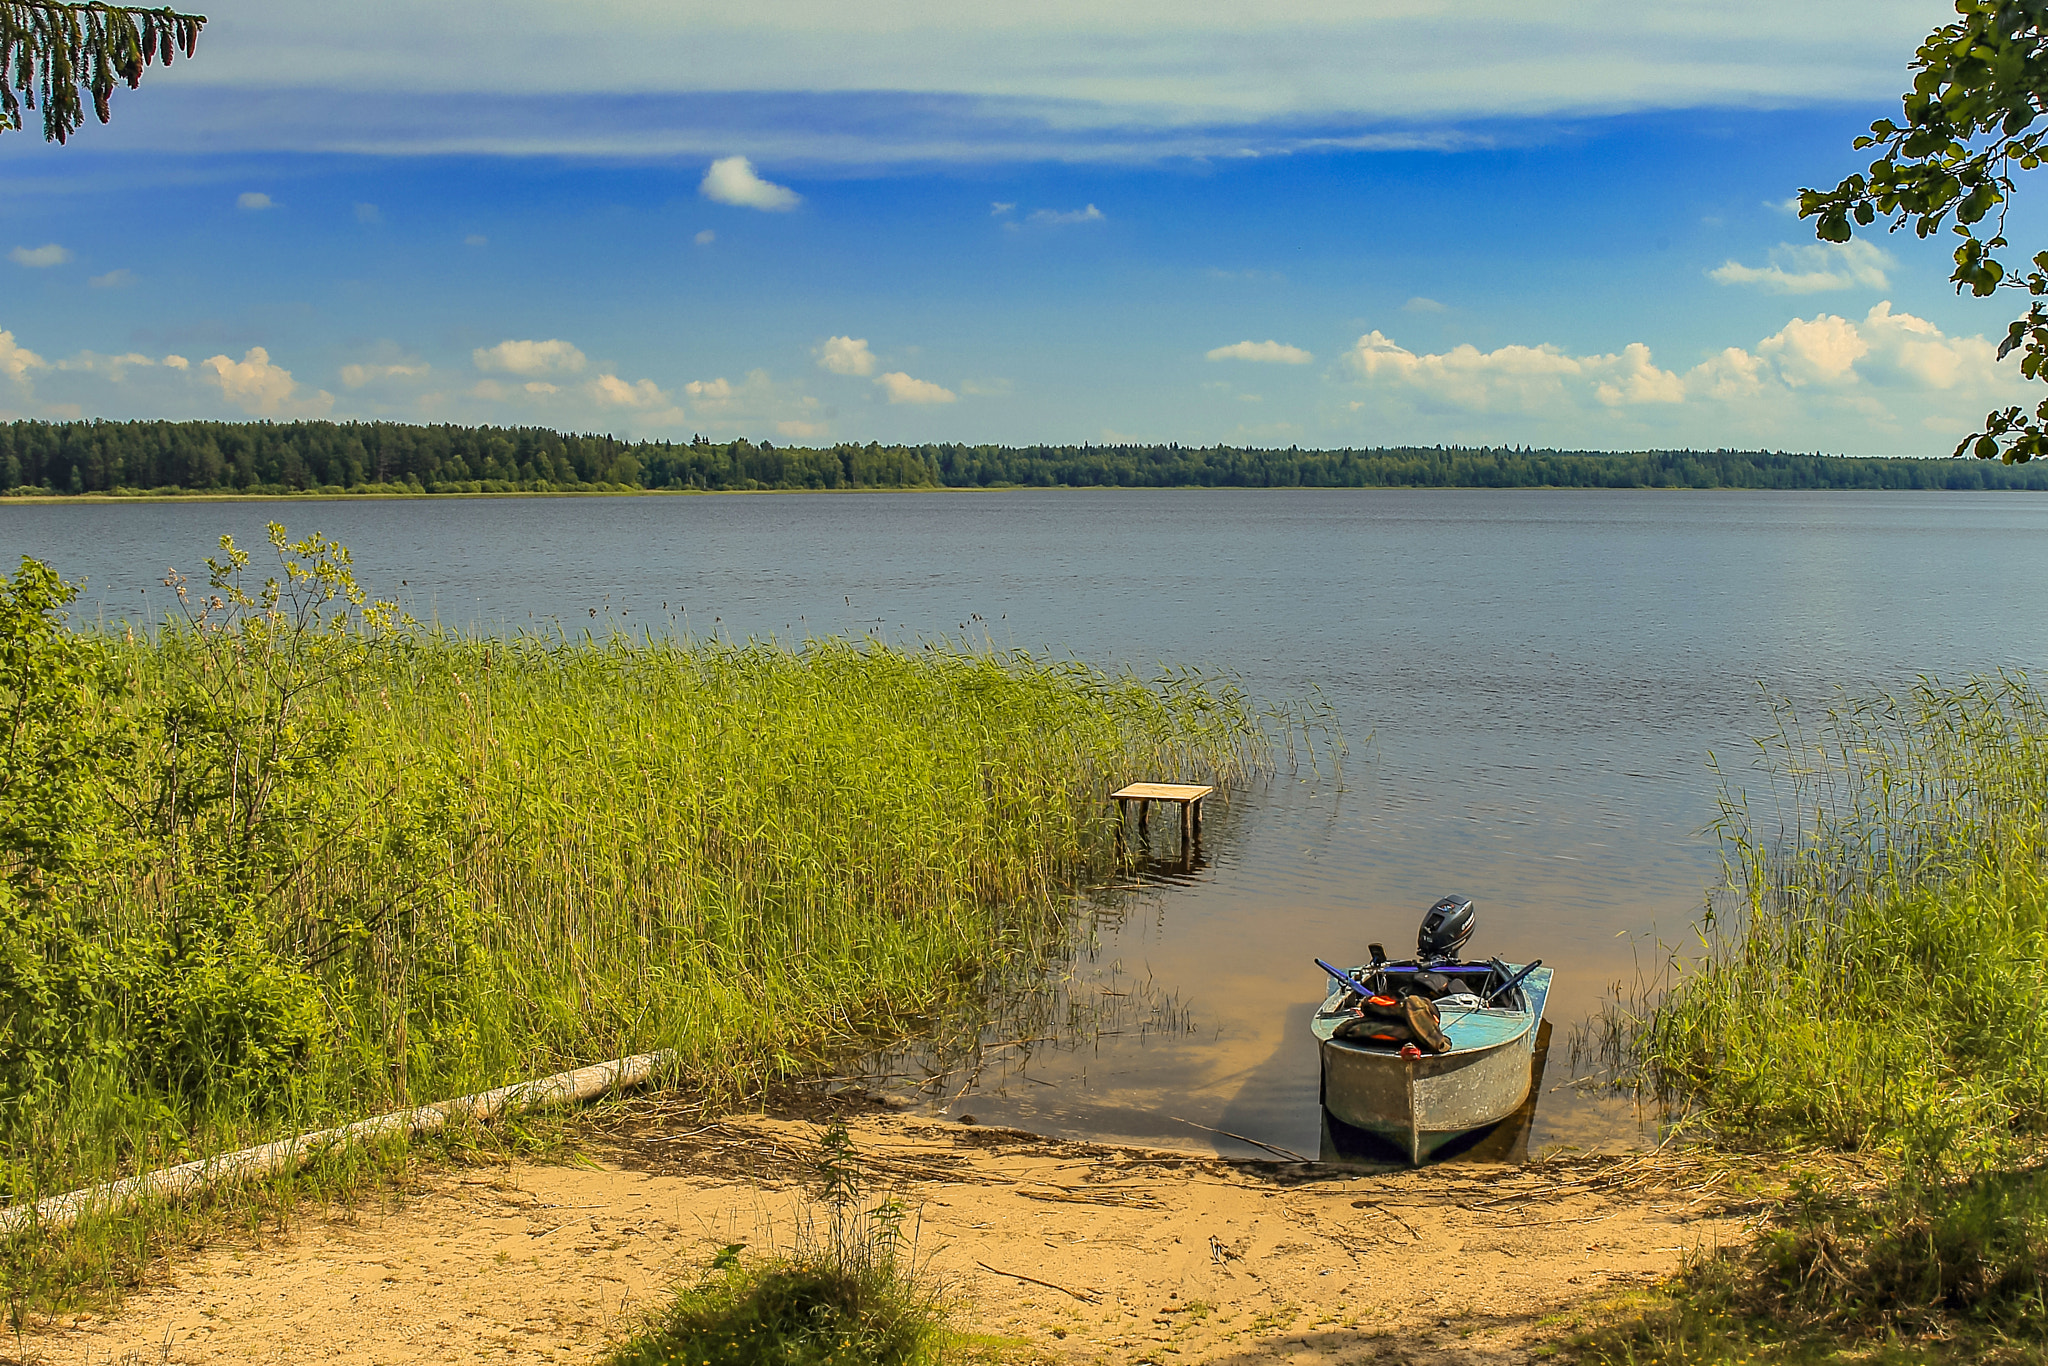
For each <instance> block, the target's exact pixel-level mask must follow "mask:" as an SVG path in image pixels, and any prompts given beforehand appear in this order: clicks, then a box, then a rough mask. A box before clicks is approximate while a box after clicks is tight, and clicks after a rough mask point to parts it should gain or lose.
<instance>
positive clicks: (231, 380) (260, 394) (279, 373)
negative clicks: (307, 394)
mask: <svg viewBox="0 0 2048 1366" xmlns="http://www.w3.org/2000/svg"><path fill="white" fill-rule="evenodd" d="M199 368H200V369H201V370H202V371H211V372H212V373H211V374H210V375H208V374H202V375H201V378H202V379H205V380H206V381H207V382H208V383H209V384H213V385H216V386H218V388H219V389H220V391H221V395H222V396H223V397H224V398H226V399H227V401H228V402H230V403H232V404H234V405H235V406H236V407H238V408H240V409H241V410H242V411H243V412H245V413H249V414H252V415H254V416H258V417H274V416H276V415H277V414H279V413H282V412H283V411H284V410H285V409H286V408H287V407H296V408H298V409H300V410H302V411H306V412H325V411H326V410H327V409H328V408H331V407H333V406H334V395H332V394H330V393H328V392H327V391H326V390H324V389H323V390H321V391H320V392H318V393H317V394H315V395H314V396H313V397H312V398H310V399H303V400H301V399H299V396H298V391H299V386H298V382H297V381H296V380H294V379H293V378H292V372H291V371H289V370H287V369H285V368H284V367H283V366H281V365H273V364H271V363H270V353H269V352H268V351H266V350H264V349H263V348H262V347H260V346H252V347H250V348H249V349H248V351H247V352H245V353H244V354H243V356H242V358H241V359H240V360H229V359H228V358H227V357H226V356H209V357H207V358H206V359H205V360H203V361H201V362H199ZM295 400H296V402H295Z"/></svg>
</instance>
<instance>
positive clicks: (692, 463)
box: [0, 421, 2048, 494]
mask: <svg viewBox="0 0 2048 1366" xmlns="http://www.w3.org/2000/svg"><path fill="white" fill-rule="evenodd" d="M1015 485H1023V486H1034V487H1057V486H1066V487H1124V488H1181V487H1199V488H1697V489H1714V488H1740V489H2048V467H2043V466H2042V465H2040V464H2038V463H2037V464H2020V465H2002V464H1997V463H1994V462H1988V461H1981V460H1947V459H1938V460H1903V459H1875V458H1873V459H1863V458H1846V457H1840V456H1823V455H1798V454H1790V453H1786V452H1780V451H1731V450H1717V451H1633V452H1623V453H1609V452H1600V451H1556V450H1534V449H1528V448H1522V447H1463V446H1428V447H1378V448H1374V449H1370V450H1352V449H1345V450H1310V451H1305V450H1300V449H1297V448H1295V447H1289V448H1288V449H1286V450H1262V449H1251V448H1244V447H1233V446H1203V447H1196V446H1179V445H1165V446H1145V445H1115V446H1088V445H1083V446H967V445H958V444H953V443H946V444H940V445H926V446H883V445H879V444H877V443H874V442H870V443H868V444H866V445H854V444H841V445H837V446H832V447H829V448H824V447H800V446H781V447H778V446H776V445H774V444H772V443H770V442H767V441H763V442H760V443H758V444H756V443H754V442H751V441H744V440H742V441H726V442H717V441H706V440H704V439H703V438H701V437H699V438H697V439H696V440H694V441H691V442H689V443H688V444H683V443H678V442H669V441H638V442H627V441H621V440H619V439H617V438H615V437H610V436H588V435H586V436H571V435H566V434H564V433H561V432H556V431H551V430H549V429H547V428H543V427H457V426H435V427H422V426H410V425H406V424H402V423H394V422H344V423H335V422H284V423H271V422H26V421H24V422H14V423H11V424H4V425H0V490H8V491H11V492H13V493H17V494H26V493H120V492H132V493H140V492H207V493H213V492H245V493H295V492H331V493H338V492H345V491H356V492H414V493H499V492H505V493H510V492H549V491H557V490H561V491H603V490H626V489H677V490H688V489H702V490H714V489H849V488H933V487H945V488H997V487H1007V486H1015Z"/></svg>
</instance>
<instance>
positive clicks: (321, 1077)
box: [0, 528, 1273, 1200]
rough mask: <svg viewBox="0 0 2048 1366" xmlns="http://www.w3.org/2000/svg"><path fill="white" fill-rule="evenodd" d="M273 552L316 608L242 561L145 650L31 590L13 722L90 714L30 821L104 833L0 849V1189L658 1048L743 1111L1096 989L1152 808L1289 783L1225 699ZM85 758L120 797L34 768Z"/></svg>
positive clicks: (23, 750) (5, 827) (33, 786)
mask: <svg viewBox="0 0 2048 1366" xmlns="http://www.w3.org/2000/svg"><path fill="white" fill-rule="evenodd" d="M273 540H274V544H275V545H276V547H277V550H278V554H279V556H280V558H281V560H282V561H283V563H284V565H285V567H286V570H287V573H286V574H285V575H284V576H283V577H282V578H281V579H280V580H279V581H278V582H279V586H275V587H271V588H269V589H261V588H258V589H251V590H249V591H246V592H245V591H243V590H242V589H241V588H240V586H239V585H240V583H241V579H240V571H241V570H242V568H243V561H240V560H237V559H236V558H235V556H236V555H237V554H239V552H232V553H231V554H230V555H229V557H228V558H227V559H225V560H223V561H222V562H221V563H219V564H217V565H215V566H214V574H213V584H212V586H211V588H210V589H209V590H208V591H207V592H205V593H194V594H191V595H189V596H187V597H186V601H187V602H188V604H190V611H189V612H188V614H187V615H186V616H185V617H183V618H179V619H176V620H173V621H172V622H170V623H168V624H166V625H165V626H164V627H163V628H162V629H160V630H158V631H156V632H154V633H151V634H146V635H144V634H135V633H126V634H122V635H120V636H105V635H83V634H79V633H75V632H71V631H68V630H65V629H63V628H62V627H61V626H60V625H58V624H57V617H56V613H57V609H58V607H59V606H61V601H62V600H63V598H64V597H65V596H66V595H65V594H63V593H56V592H55V591H54V590H50V591H49V592H44V593H43V596H41V597H35V596H34V595H33V594H31V593H30V591H29V588H30V580H29V579H28V578H27V577H24V576H27V575H28V574H29V571H28V570H27V569H24V571H23V576H17V579H16V580H13V581H8V582H7V584H6V586H5V592H4V593H0V598H5V601H4V602H0V608H6V607H10V606H11V607H13V608H16V609H19V610H17V611H15V612H14V615H12V616H5V614H4V613H0V617H4V619H5V620H6V621H10V622H12V624H13V625H12V628H11V629H12V630H13V631H14V636H13V637H10V639H11V640H13V641H14V644H15V645H17V646H19V648H18V649H14V650H13V653H12V654H10V653H9V652H8V650H6V649H0V663H5V662H6V661H7V660H10V659H15V658H17V657H18V658H20V659H22V660H28V661H30V663H29V664H25V665H23V667H22V668H21V669H19V670H17V671H15V672H14V673H13V674H10V675H8V676H7V677H8V678H10V679H11V680H12V681H11V682H9V683H4V684H0V691H7V690H9V689H11V692H9V695H8V696H7V697H6V698H5V699H4V700H6V701H7V702H9V704H10V705H11V706H14V707H15V708H16V711H17V714H19V711H20V706H21V705H22V704H23V703H24V700H25V699H27V700H33V699H34V698H36V697H41V696H45V695H47V696H49V697H58V696H63V697H68V698H71V699H72V702H71V703H67V706H70V707H71V710H70V711H69V712H66V713H65V715H64V716H63V717H62V718H60V719H61V721H62V724H61V726H55V723H53V725H52V726H45V727H44V728H43V729H42V730H34V728H31V730H32V731H33V733H32V734H30V735H29V740H27V741H24V740H22V739H21V738H20V736H19V735H18V736H17V739H16V743H15V745H14V747H13V748H12V749H9V750H6V751H5V752H4V754H0V760H4V767H0V817H4V815H5V813H7V812H10V811H30V813H31V816H33V815H34V810H33V809H40V808H39V804H40V807H47V808H50V809H52V810H54V809H55V807H56V806H57V805H62V806H63V807H64V809H65V810H66V811H68V812H70V813H71V814H70V815H69V816H68V817H67V819H69V820H70V821H71V822H72V823H73V824H74V825H75V826H76V828H77V829H79V830H83V831H86V832H87V834H88V835H90V838H89V839H86V840H85V842H84V843H83V844H79V842H78V841H76V840H74V841H73V842H72V843H73V844H78V845H79V847H78V848H77V849H73V850H72V853H71V854H66V855H65V856H64V857H63V858H58V857H57V856H56V855H54V854H51V853H49V852H48V850H47V849H45V848H44V844H47V843H48V841H47V840H45V841H44V844H38V843H37V842H36V841H37V840H38V839H41V838H42V837H41V836H37V835H35V834H34V831H35V830H39V829H42V828H43V826H47V825H48V824H49V821H48V820H47V819H43V818H42V817H37V818H36V819H41V820H42V825H37V824H36V820H35V819H28V818H24V820H23V821H17V822H15V823H13V824H9V823H8V822H7V820H5V819H0V862H4V863H5V864H6V872H7V879H6V881H5V884H4V886H0V916H10V917H12V919H11V920H10V921H9V925H10V926H11V927H12V931H11V933H10V936H9V939H8V942H9V944H10V953H11V956H10V957H6V958H5V959H4V960H0V996H5V997H6V999H7V1001H9V1002H13V1003H15V1004H16V1006H17V1007H18V1008H17V1009H15V1010H13V1011H12V1013H8V1012H4V1011H0V1013H8V1019H7V1020H5V1021H4V1022H0V1197H6V1198H9V1199H14V1200H22V1199H27V1198H29V1197H32V1196H37V1195H42V1194H48V1193H51V1192H53V1191H56V1190H61V1189H68V1188H71V1187H75V1186H78V1185H81V1184H84V1183H87V1182H89V1181H92V1180H95V1179H99V1178H102V1177H105V1176H107V1175H110V1174H113V1173H116V1172H121V1171H127V1170H133V1169H135V1168H137V1167H143V1166H149V1165H154V1164H158V1163H163V1162H168V1161H173V1160H178V1159H181V1158H185V1157H189V1156H192V1155H199V1154H204V1153H208V1152H215V1151H221V1150H225V1149H229V1148H232V1147H236V1146H239V1145H241V1144H243V1143H245V1142H248V1141H252V1140H254V1139H257V1138H260V1137H264V1136H268V1135H271V1134H274V1133H276V1132H279V1131H283V1130H290V1129H293V1128H296V1127H299V1126H305V1125H312V1124H318V1123H324V1122H327V1121H330V1120H333V1119H341V1118H350V1117H355V1116H360V1115H362V1114H365V1113H372V1112H376V1111H379V1110H381V1109H385V1108H388V1107H391V1106H394V1105H397V1104H403V1103H419V1102H424V1101H428V1100H432V1099H437V1098H441V1097H445V1096H449V1095H456V1094H462V1093H465V1092H467V1091H471V1090H475V1089H479V1088H482V1087H485V1086H489V1085H494V1084H498V1083H501V1082H504V1081H507V1080H511V1079H517V1078H523V1077H526V1076H531V1075H534V1074H538V1073H545V1072H549V1071H552V1070H555V1069H557V1068H558V1067H562V1066H567V1065H570V1064H574V1063H579V1062H588V1061H592V1060H597V1059H603V1058H610V1057H615V1056H619V1055H622V1054H627V1053H635V1052H641V1051H647V1050H651V1049H657V1048H666V1049H672V1050H674V1051H675V1053H676V1055H677V1057H678V1058H679V1060H680V1062H679V1071H680V1072H681V1073H682V1074H683V1076H684V1077H685V1078H686V1079H687V1080H688V1082H689V1083H690V1084H692V1085H695V1086H698V1087H702V1088H706V1089H709V1090H713V1091H719V1092H723V1093H725V1094H727V1095H738V1094H741V1093H743V1092H746V1091H748V1090H749V1089H751V1088H754V1087H757V1086H758V1085H759V1084H761V1083H762V1082H763V1081H765V1080H768V1079H771V1078H774V1077H778V1076H785V1075H789V1074H792V1073H800V1072H803V1071H805V1070H807V1069H811V1068H815V1067H817V1066H819V1065H821V1064H822V1063H824V1062H825V1061H827V1060H829V1059H831V1058H833V1057H835V1056H839V1055H841V1054H844V1053H846V1052H847V1051H849V1050H854V1049H859V1048H862V1047H866V1046H870V1045H872V1044H873V1043H875V1042H878V1041H883V1040H888V1039H894V1038H897V1037H900V1036H901V1035H902V1034H903V1033H904V1032H905V1031H906V1030H910V1031H914V1030H915V1028H916V1026H917V1022H918V1021H919V1020H920V1019H922V1018H925V1017H929V1016H935V1015H938V1014H941V1013H945V1012H949V1011H954V1010H957V1008H958V1007H959V1006H960V1004H961V1003H962V1002H964V1001H967V1000H970V999H971V998H972V997H973V996H974V995H975V994H976V993H979V992H982V991H984V990H985V989H987V987H988V986H989V984H990V983H992V982H995V981H998V980H1010V979H1013V978H1014V976H1015V970H1016V966H1017V964H1018V963H1019V962H1026V963H1028V962H1033V961H1039V962H1051V961H1053V960H1054V959H1056V958H1057V957H1058V956H1059V955H1060V954H1061V953H1062V952H1063V951H1064V949H1065V945H1066V942H1067V938H1066V936H1067V927H1068V913H1069V911H1070V909H1071V906H1072V900H1073V892H1074V889H1075V888H1076V887H1077V886H1079V885H1081V884H1082V883H1084V882H1086V881H1088V880H1091V879H1094V878H1097V877H1099V876H1100V874H1101V873H1103V872H1104V871H1105V870H1106V869H1107V868H1108V866H1109V865H1110V863H1111V861H1112V860H1113V859H1114V858H1115V857H1116V852H1115V846H1114V841H1113V838H1112V836H1113V811H1112V809H1111V807H1110V805H1109V804H1108V803H1107V802H1106V800H1105V794H1106V793H1107V791H1108V790H1109V789H1110V787H1111V786H1113V785H1114V784H1116V783H1118V782H1122V781H1126V780H1128V779H1130V778H1133V777H1137V776H1144V777H1152V778H1163V779H1199V780H1203V781H1216V782H1220V783H1223V784H1225V785H1230V784H1237V783H1241V782H1242V781H1244V780H1245V779H1247V778H1248V777H1251V776H1253V775H1254V774H1256V773H1257V772H1258V771H1260V770H1261V769H1262V768H1263V767H1265V766H1267V765H1269V764H1270V763H1271V762H1272V759H1273V753H1272V738H1273V731H1272V729H1271V727H1270V725H1269V722H1268V720H1267V719H1266V718H1263V717H1261V716H1260V715H1259V714H1257V712H1256V711H1255V709H1254V707H1253V706H1252V705H1251V704H1250V702H1249V701H1248V699H1246V698H1245V697H1244V696H1243V695H1242V694H1241V693H1240V692H1239V691H1238V690H1237V689H1236V688H1235V687H1234V686H1232V685H1230V684H1229V683H1228V682H1227V681H1224V680H1218V679H1214V678H1210V677H1206V676H1203V675H1199V674H1194V673H1171V674H1168V675H1165V676H1162V677H1159V678H1154V679H1141V678H1139V677H1136V676H1134V675H1131V674H1108V673H1105V672H1103V671H1100V670H1097V669H1094V668H1091V667H1089V666H1087V665H1084V664H1080V663H1076V662H1073V661H1067V660H1052V659H1042V658H1036V657H1033V656H1030V655H1027V654H1023V653H1016V652H991V651H985V650H977V649H974V648H971V647H968V646H965V645H956V644H950V643H937V642H934V643H931V644H927V645H924V646H921V647H916V648H899V647H895V646H891V645H887V644H883V643H881V642H879V641H874V640H861V641H849V640H812V641H805V642H802V643H801V644H781V643H774V642H749V643H746V644H736V643H732V642H726V641H714V640H704V639H695V638H669V639H648V638H638V639H633V638H627V637H624V636H608V637H597V636H587V637H584V638H582V639H568V638H564V637H562V636H559V635H557V636H552V637H544V636H533V635H524V636H514V637H511V638H506V639H477V638H467V637H461V636H456V635H450V634H445V633H438V632H430V631H425V630H421V629H419V628H417V627H413V626H410V625H409V624H406V623H403V622H401V621H398V620H397V619H396V618H394V617H393V616H391V615H390V614H389V613H388V612H386V611H385V610H384V609H382V608H380V607H379V606H378V605H376V604H374V603H371V602H369V601H368V599H367V598H365V597H364V596H363V595H361V594H360V593H359V592H358V591H357V590H356V589H355V586H354V581H353V576H352V573H351V571H350V570H349V568H348V560H347V555H346V552H345V551H342V550H340V549H339V548H338V547H334V546H332V545H331V544H329V543H324V542H320V541H318V540H317V538H315V539H314V540H311V541H306V542H299V543H287V542H286V541H285V540H284V538H283V533H282V529H281V528H276V529H274V531H273ZM44 584H45V588H47V580H46V581H44ZM9 595H11V596H9ZM0 644H6V642H0ZM10 648H12V647H10ZM54 659H61V660H67V661H70V663H67V664H66V665H65V666H64V667H65V668H67V669H70V670H71V672H70V673H63V672H62V670H59V671H57V672H56V673H51V672H50V671H49V668H45V670H44V673H43V674H38V673H37V672H36V669H37V668H41V667H44V666H42V665H36V664H34V661H35V660H45V661H47V660H54ZM74 666H75V667H74ZM54 667H55V666H50V668H54ZM60 674H61V677H60V676H59V675H60ZM38 679H41V680H42V681H41V682H38V681H37V680H38ZM52 680H54V681H52ZM39 688H40V689H41V692H38V691H37V689H39ZM53 726H54V728H53ZM46 732H47V733H46ZM73 732H75V733H76V734H78V735H84V736H87V737H89V738H94V743H96V744H99V745H100V747H101V751H102V752H103V757H104V762H103V763H102V764H101V765H100V766H99V767H98V768H97V769H95V770H93V771H92V772H90V773H89V774H84V775H83V776H81V773H80V771H79V770H78V766H77V765H71V766H69V767H67V768H63V769H61V770H60V769H59V768H58V767H55V766H54V765H55V761H54V760H50V761H48V762H45V761H44V759H38V758H37V757H36V756H37V755H38V754H42V753H43V752H44V750H46V749H48V744H49V743H54V741H50V738H49V737H50V736H52V735H55V736H58V738H62V736H63V735H65V734H71V733H73ZM27 733H28V732H24V734H27ZM39 737H40V738H39ZM31 742H33V743H31ZM46 742H47V743H46ZM38 746H41V748H38ZM45 757H46V758H47V756H45ZM38 764H40V765H41V767H37V765H38ZM62 774H69V775H70V776H69V777H63V776H61V775H62ZM65 784H69V786H65ZM60 798H61V801H60V800H59V799H60ZM44 815H45V816H47V815H48V811H45V812H44ZM23 831H28V832H29V833H22V832H23ZM88 846H89V847H88ZM65 848H67V849H70V848H71V845H66V846H65ZM73 855H75V857H74V856H73Z"/></svg>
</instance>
